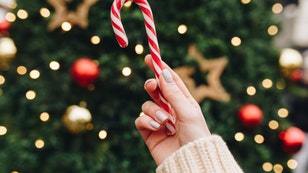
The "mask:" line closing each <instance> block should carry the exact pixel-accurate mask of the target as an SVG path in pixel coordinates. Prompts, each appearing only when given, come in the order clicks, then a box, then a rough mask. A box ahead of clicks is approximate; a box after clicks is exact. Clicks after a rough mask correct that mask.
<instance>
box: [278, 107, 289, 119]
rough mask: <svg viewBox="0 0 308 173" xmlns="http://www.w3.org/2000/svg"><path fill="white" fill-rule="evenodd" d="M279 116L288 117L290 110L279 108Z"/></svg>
mask: <svg viewBox="0 0 308 173" xmlns="http://www.w3.org/2000/svg"><path fill="white" fill-rule="evenodd" d="M278 116H279V117H280V118H286V117H288V116H289V111H288V109H286V108H280V109H279V110H278Z"/></svg>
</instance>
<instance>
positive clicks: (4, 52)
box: [0, 37, 17, 70]
mask: <svg viewBox="0 0 308 173" xmlns="http://www.w3.org/2000/svg"><path fill="white" fill-rule="evenodd" d="M16 53H17V48H16V46H15V43H14V41H13V40H12V39H11V38H9V37H1V38H0V70H7V69H8V68H9V63H10V62H11V61H12V59H14V58H15V56H16Z"/></svg>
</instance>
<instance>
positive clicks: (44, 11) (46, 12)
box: [40, 8, 50, 18]
mask: <svg viewBox="0 0 308 173" xmlns="http://www.w3.org/2000/svg"><path fill="white" fill-rule="evenodd" d="M40 14H41V16H42V17H45V18H47V17H49V16H50V11H49V10H48V9H47V8H41V9H40Z"/></svg>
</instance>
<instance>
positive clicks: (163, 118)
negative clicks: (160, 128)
mask: <svg viewBox="0 0 308 173" xmlns="http://www.w3.org/2000/svg"><path fill="white" fill-rule="evenodd" d="M155 116H156V118H157V120H158V121H160V122H165V121H166V120H167V119H168V116H167V115H166V114H165V113H163V112H162V111H156V113H155Z"/></svg>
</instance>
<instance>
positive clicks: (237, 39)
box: [231, 37, 242, 46]
mask: <svg viewBox="0 0 308 173" xmlns="http://www.w3.org/2000/svg"><path fill="white" fill-rule="evenodd" d="M241 43H242V40H241V38H240V37H233V38H232V39H231V44H232V45H233V46H239V45H241Z"/></svg>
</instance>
